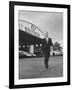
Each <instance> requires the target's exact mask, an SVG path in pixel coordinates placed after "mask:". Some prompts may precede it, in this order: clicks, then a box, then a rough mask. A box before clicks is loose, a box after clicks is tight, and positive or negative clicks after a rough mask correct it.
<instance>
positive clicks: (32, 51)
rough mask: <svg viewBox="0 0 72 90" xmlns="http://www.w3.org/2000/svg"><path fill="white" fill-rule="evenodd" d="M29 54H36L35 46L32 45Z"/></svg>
mask: <svg viewBox="0 0 72 90" xmlns="http://www.w3.org/2000/svg"><path fill="white" fill-rule="evenodd" d="M29 52H30V53H31V54H33V53H34V45H30V50H29Z"/></svg>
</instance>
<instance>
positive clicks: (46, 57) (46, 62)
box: [44, 53, 49, 68]
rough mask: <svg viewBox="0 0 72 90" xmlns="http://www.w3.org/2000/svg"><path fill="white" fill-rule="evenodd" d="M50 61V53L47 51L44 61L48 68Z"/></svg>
mask: <svg viewBox="0 0 72 90" xmlns="http://www.w3.org/2000/svg"><path fill="white" fill-rule="evenodd" d="M48 61H49V55H48V54H47V53H46V54H45V60H44V63H45V67H46V68H48Z"/></svg>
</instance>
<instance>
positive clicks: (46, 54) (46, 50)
mask: <svg viewBox="0 0 72 90" xmlns="http://www.w3.org/2000/svg"><path fill="white" fill-rule="evenodd" d="M51 46H53V43H52V40H51V38H49V39H48V42H47V41H46V39H45V38H44V39H43V41H42V50H43V53H44V57H45V60H44V63H45V67H46V68H48V61H49V56H50V47H51Z"/></svg>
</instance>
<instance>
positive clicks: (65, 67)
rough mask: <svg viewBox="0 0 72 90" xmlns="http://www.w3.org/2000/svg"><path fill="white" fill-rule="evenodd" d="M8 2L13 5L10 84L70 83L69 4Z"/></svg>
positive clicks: (25, 85)
mask: <svg viewBox="0 0 72 90" xmlns="http://www.w3.org/2000/svg"><path fill="white" fill-rule="evenodd" d="M11 5H12V6H13V5H14V6H13V8H12V7H11V9H10V10H12V12H11V11H10V23H11V27H12V28H13V30H14V31H11V32H13V36H12V37H13V38H14V41H13V42H14V56H13V57H14V61H12V60H11V62H12V65H11V63H10V65H11V66H10V67H11V69H10V70H13V75H14V76H13V82H11V81H10V82H11V84H10V85H11V86H13V85H15V86H16V87H17V86H18V85H24V87H27V85H29V87H31V85H35V86H38V85H40V86H42V85H41V84H44V85H43V86H45V84H46V86H48V84H49V85H50V86H52V85H56V84H57V83H58V84H57V85H62V84H65V85H67V84H69V79H70V77H69V75H70V74H69V73H70V71H69V70H70V69H69V64H70V63H69V62H70V60H68V58H69V56H68V52H69V50H68V49H67V48H68V42H69V41H67V39H68V31H70V28H69V24H68V23H70V22H69V19H70V18H69V13H70V12H69V11H68V10H70V7H69V5H68V6H67V5H57V6H55V5H52V4H39V3H20V4H19V2H18V3H17V2H15V3H12V2H11ZM20 5H21V6H20ZM48 5H49V6H48ZM12 13H13V14H12ZM12 15H13V16H12ZM11 17H13V19H12V18H11ZM13 23H14V25H13ZM11 30H12V29H11ZM10 35H12V34H11V33H10ZM12 40H13V39H12ZM12 53H13V52H12ZM13 65H14V67H13ZM12 68H13V69H12ZM10 75H11V72H10ZM10 80H12V79H11V77H10ZM36 84H37V85H36ZM15 86H13V87H15ZM18 87H19V86H18ZM20 87H21V86H20ZM22 87H23V86H22Z"/></svg>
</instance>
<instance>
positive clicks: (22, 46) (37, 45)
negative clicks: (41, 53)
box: [19, 44, 42, 48]
mask: <svg viewBox="0 0 72 90" xmlns="http://www.w3.org/2000/svg"><path fill="white" fill-rule="evenodd" d="M29 46H30V45H23V46H22V47H23V48H25V47H29ZM34 46H36V47H38V46H42V44H40V45H39V44H35V45H34ZM19 48H21V45H19Z"/></svg>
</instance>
